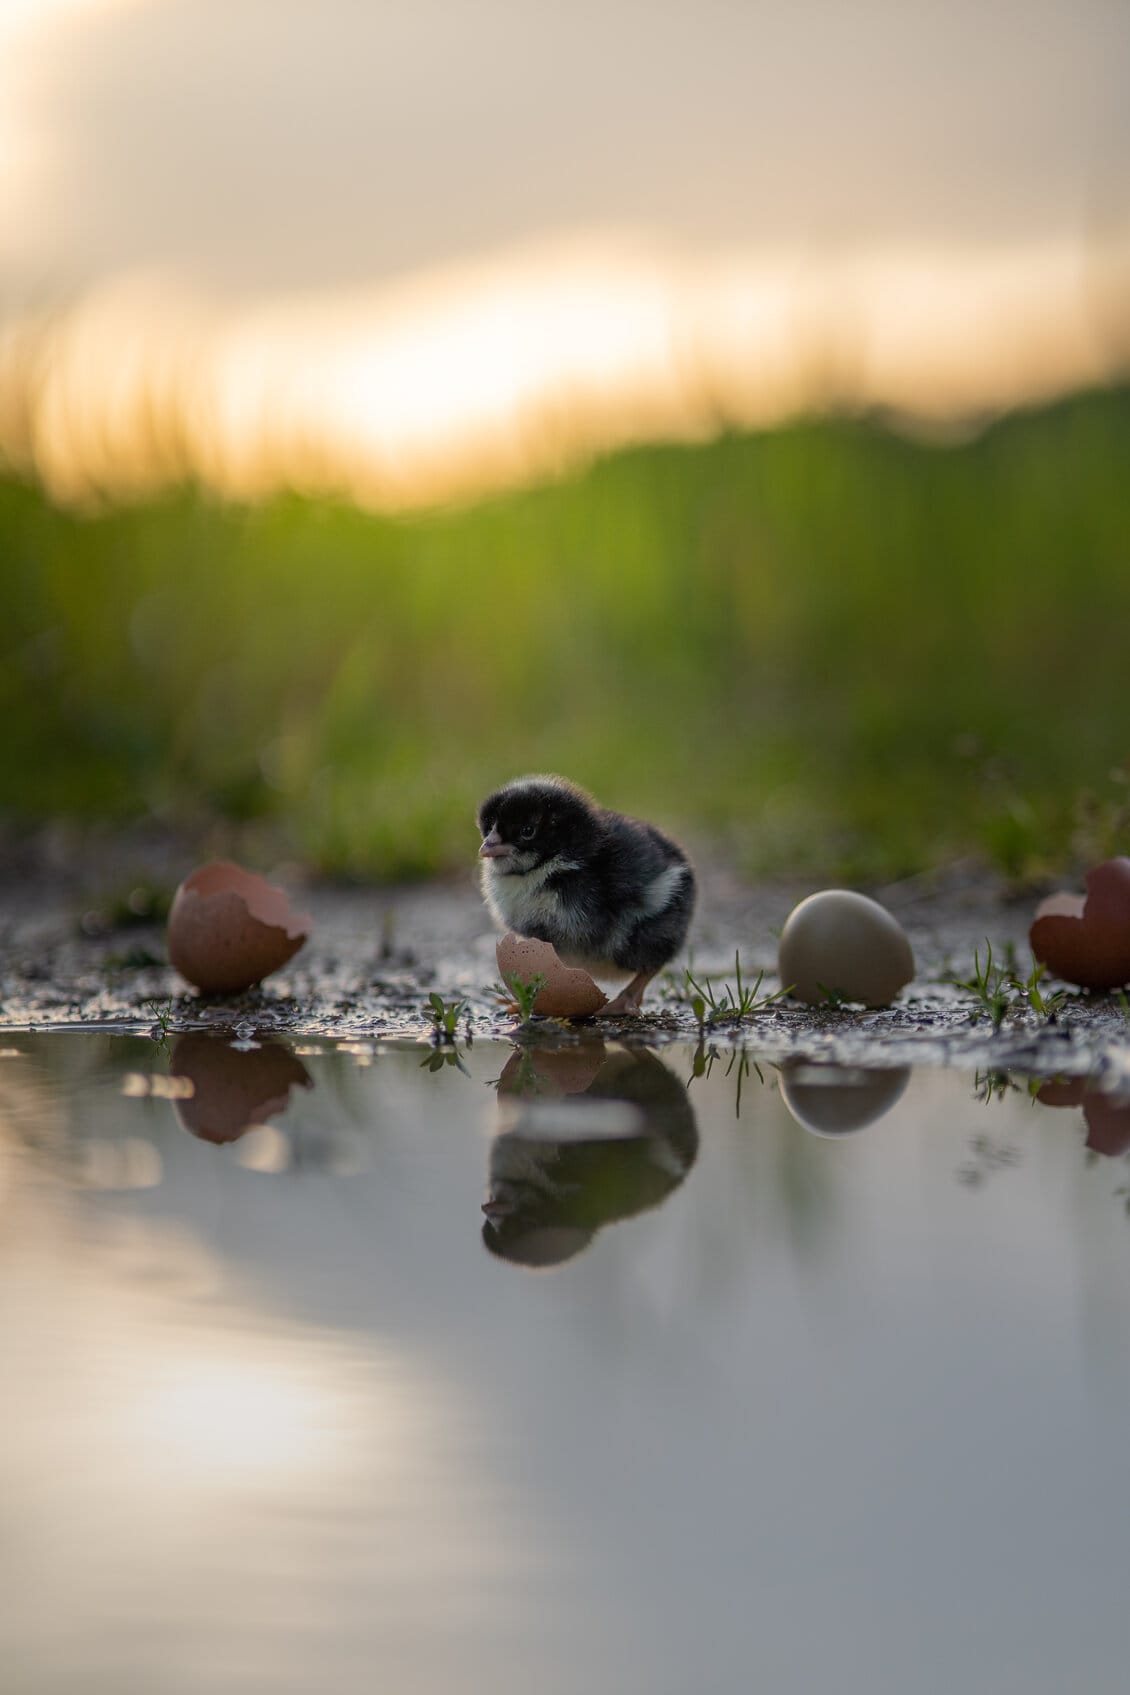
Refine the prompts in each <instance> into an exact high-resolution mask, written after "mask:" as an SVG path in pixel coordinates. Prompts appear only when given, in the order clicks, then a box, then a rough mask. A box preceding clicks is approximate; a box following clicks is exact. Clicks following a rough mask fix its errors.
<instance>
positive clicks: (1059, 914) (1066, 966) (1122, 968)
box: [1028, 859, 1130, 989]
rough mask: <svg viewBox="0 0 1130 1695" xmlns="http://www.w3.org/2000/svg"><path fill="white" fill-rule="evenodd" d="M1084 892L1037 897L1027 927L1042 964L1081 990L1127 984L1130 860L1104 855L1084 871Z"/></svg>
mask: <svg viewBox="0 0 1130 1695" xmlns="http://www.w3.org/2000/svg"><path fill="white" fill-rule="evenodd" d="M1084 881H1085V882H1086V885H1087V893H1086V894H1085V895H1072V894H1064V893H1060V894H1055V895H1049V896H1048V898H1047V900H1044V901H1041V902H1040V904H1039V906H1038V907H1037V908H1036V917H1035V920H1034V922H1033V924H1032V928H1031V929H1030V930H1029V932H1028V940H1029V942H1030V943H1031V946H1032V952H1033V954H1034V955H1035V956H1036V958H1037V959H1038V960H1039V962H1040V964H1041V965H1046V966H1047V968H1048V970H1049V971H1050V972H1051V973H1052V975H1053V976H1054V977H1062V978H1063V980H1064V982H1065V983H1078V984H1079V986H1080V988H1083V989H1117V988H1120V987H1121V986H1122V985H1123V984H1124V983H1130V859H1107V860H1104V861H1103V863H1102V864H1101V865H1096V866H1095V868H1094V870H1093V871H1088V872H1087V875H1086V878H1085V879H1084Z"/></svg>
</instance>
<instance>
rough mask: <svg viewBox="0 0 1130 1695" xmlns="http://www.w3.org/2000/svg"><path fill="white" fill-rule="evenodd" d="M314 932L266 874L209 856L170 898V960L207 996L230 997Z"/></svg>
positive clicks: (280, 962) (256, 980)
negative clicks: (171, 898)
mask: <svg viewBox="0 0 1130 1695" xmlns="http://www.w3.org/2000/svg"><path fill="white" fill-rule="evenodd" d="M312 927H313V926H312V922H311V920H310V919H309V918H308V917H307V916H306V914H305V913H304V912H295V911H294V909H293V908H292V906H291V904H290V901H289V899H288V898H287V896H286V894H285V893H284V891H283V890H282V889H278V888H276V887H275V886H274V884H273V883H268V882H267V880H266V878H265V877H257V876H256V875H255V873H254V872H253V871H245V870H244V869H243V867H242V866H240V865H233V864H232V863H231V861H230V860H226V859H213V860H210V861H209V863H208V864H207V865H201V866H200V867H199V868H198V869H197V870H196V871H194V872H193V873H192V875H191V876H190V877H186V878H185V880H184V882H183V883H182V884H181V886H180V888H179V889H178V890H177V892H176V894H175V895H174V896H173V904H172V907H171V908H170V911H169V925H168V942H169V959H170V960H171V962H172V964H173V965H174V966H175V967H176V969H177V970H178V971H179V972H180V974H181V976H182V977H186V978H187V979H188V981H189V982H190V983H193V984H195V986H196V988H198V989H202V990H204V992H205V993H206V994H232V993H236V992H238V991H239V990H240V989H249V988H250V987H251V986H252V984H253V983H261V982H262V981H263V978H264V977H269V976H270V974H271V972H272V971H278V970H279V968H280V967H281V966H283V965H285V964H286V962H287V960H288V959H292V958H293V957H294V955H295V954H296V953H297V952H298V950H299V948H300V947H301V946H302V944H303V943H304V942H305V940H306V938H307V936H308V935H309V933H310V931H311V929H312Z"/></svg>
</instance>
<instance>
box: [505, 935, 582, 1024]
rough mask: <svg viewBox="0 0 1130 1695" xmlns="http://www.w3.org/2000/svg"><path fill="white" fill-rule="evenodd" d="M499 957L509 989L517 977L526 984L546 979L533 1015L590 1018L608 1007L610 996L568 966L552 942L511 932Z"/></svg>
mask: <svg viewBox="0 0 1130 1695" xmlns="http://www.w3.org/2000/svg"><path fill="white" fill-rule="evenodd" d="M496 957H497V959H498V969H499V971H500V973H501V975H502V981H503V982H504V983H506V984H507V986H509V982H510V978H511V977H513V976H515V975H517V976H518V977H520V978H521V979H522V981H523V982H524V983H528V982H529V981H530V979H531V977H544V978H545V983H544V985H543V986H542V987H541V988H540V989H539V990H538V993H537V999H536V1000H535V1001H534V1011H535V1012H538V1013H541V1014H543V1015H544V1016H545V1017H547V1018H590V1017H591V1016H592V1014H593V1013H594V1012H599V1011H600V1009H601V1007H602V1006H606V1005H607V1004H608V996H607V995H606V994H605V993H604V991H603V989H600V988H598V986H597V985H596V983H594V982H593V980H592V978H591V977H590V976H589V974H588V972H587V971H582V970H580V969H579V968H575V967H572V966H568V965H566V964H565V963H564V962H563V960H562V959H561V957H560V955H559V954H558V952H557V949H556V948H555V947H553V946H552V945H551V944H550V943H549V942H538V941H535V940H534V938H533V937H532V936H516V935H514V933H513V931H509V930H508V931H507V933H506V935H505V936H500V937H499V941H498V947H497V949H496Z"/></svg>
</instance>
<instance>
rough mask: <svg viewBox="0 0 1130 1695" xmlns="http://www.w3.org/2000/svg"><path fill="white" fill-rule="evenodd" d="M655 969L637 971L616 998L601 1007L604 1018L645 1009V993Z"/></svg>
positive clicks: (601, 1014)
mask: <svg viewBox="0 0 1130 1695" xmlns="http://www.w3.org/2000/svg"><path fill="white" fill-rule="evenodd" d="M654 976H655V972H654V971H637V972H636V975H635V976H634V977H633V978H632V980H631V982H630V983H625V984H624V987H623V988H622V989H621V990H620V993H619V994H618V995H617V996H616V998H615V1000H610V1001H609V1002H608V1005H607V1006H603V1007H601V1009H600V1016H601V1017H602V1018H615V1017H617V1016H618V1015H619V1014H621V1013H629V1014H630V1013H638V1012H642V1010H643V994H644V990H645V989H646V988H647V986H648V984H649V983H650V982H651V979H652V978H653V977H654Z"/></svg>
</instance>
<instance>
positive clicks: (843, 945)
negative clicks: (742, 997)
mask: <svg viewBox="0 0 1130 1695" xmlns="http://www.w3.org/2000/svg"><path fill="white" fill-rule="evenodd" d="M777 970H778V973H779V975H780V979H781V984H782V986H783V987H784V988H788V989H791V992H792V993H793V994H794V995H795V996H796V997H797V999H798V1000H802V1001H808V1002H809V1004H810V1005H812V1006H820V1005H822V1004H823V1003H824V1002H825V1001H826V1000H827V999H828V998H829V997H830V996H836V995H840V996H842V997H843V998H844V999H845V1000H851V1001H863V1003H864V1004H865V1005H866V1006H887V1005H889V1003H890V1002H891V1001H892V1000H893V999H894V997H895V996H896V995H897V994H898V992H899V990H900V989H901V988H902V987H903V986H904V984H906V983H909V982H910V981H911V979H912V978H913V976H914V954H913V953H912V952H911V947H910V942H909V941H908V940H907V935H906V931H905V930H904V929H903V927H902V925H901V924H900V923H899V921H898V919H897V918H892V917H891V914H890V913H889V912H888V911H887V910H886V909H885V907H881V906H880V905H879V903H878V901H873V900H869V899H868V898H867V896H866V895H860V894H856V893H855V892H854V891H853V890H851V889H822V890H821V891H820V893H819V894H816V895H809V897H808V899H807V900H802V901H801V903H800V905H799V906H796V907H794V908H793V910H792V912H791V913H790V914H789V919H788V922H787V923H786V925H785V928H784V929H783V930H782V932H781V941H780V946H779V947H778V950H777Z"/></svg>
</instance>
